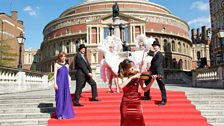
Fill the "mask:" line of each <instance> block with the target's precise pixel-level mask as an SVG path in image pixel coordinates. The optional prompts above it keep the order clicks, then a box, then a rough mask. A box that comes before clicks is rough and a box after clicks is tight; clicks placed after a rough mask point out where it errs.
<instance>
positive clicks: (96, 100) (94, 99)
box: [90, 98, 100, 102]
mask: <svg viewBox="0 0 224 126" xmlns="http://www.w3.org/2000/svg"><path fill="white" fill-rule="evenodd" d="M90 101H95V102H98V101H100V100H99V99H96V98H93V99H91V100H90Z"/></svg>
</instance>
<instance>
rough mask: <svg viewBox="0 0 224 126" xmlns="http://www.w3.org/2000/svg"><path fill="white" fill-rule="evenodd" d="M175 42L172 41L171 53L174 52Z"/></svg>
mask: <svg viewBox="0 0 224 126" xmlns="http://www.w3.org/2000/svg"><path fill="white" fill-rule="evenodd" d="M175 48H176V47H175V42H174V41H172V51H175Z"/></svg>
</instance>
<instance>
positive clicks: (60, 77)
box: [55, 65, 75, 119]
mask: <svg viewBox="0 0 224 126" xmlns="http://www.w3.org/2000/svg"><path fill="white" fill-rule="evenodd" d="M56 83H57V86H58V90H57V91H56V96H55V97H56V116H57V118H59V117H62V118H63V119H68V118H73V117H74V116H75V113H74V109H73V104H72V98H71V94H70V89H69V78H68V68H67V67H66V66H65V65H62V67H61V68H59V69H58V71H57V80H56Z"/></svg>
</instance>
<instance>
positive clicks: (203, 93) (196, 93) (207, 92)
mask: <svg viewBox="0 0 224 126" xmlns="http://www.w3.org/2000/svg"><path fill="white" fill-rule="evenodd" d="M186 95H187V96H195V95H196V96H211V95H220V96H222V95H224V91H220V92H209V91H204V92H200V91H199V92H187V93H186Z"/></svg>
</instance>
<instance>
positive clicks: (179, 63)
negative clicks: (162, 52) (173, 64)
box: [178, 59, 183, 70]
mask: <svg viewBox="0 0 224 126" xmlns="http://www.w3.org/2000/svg"><path fill="white" fill-rule="evenodd" d="M178 68H179V69H180V70H182V69H183V61H182V59H180V60H179V62H178Z"/></svg>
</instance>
